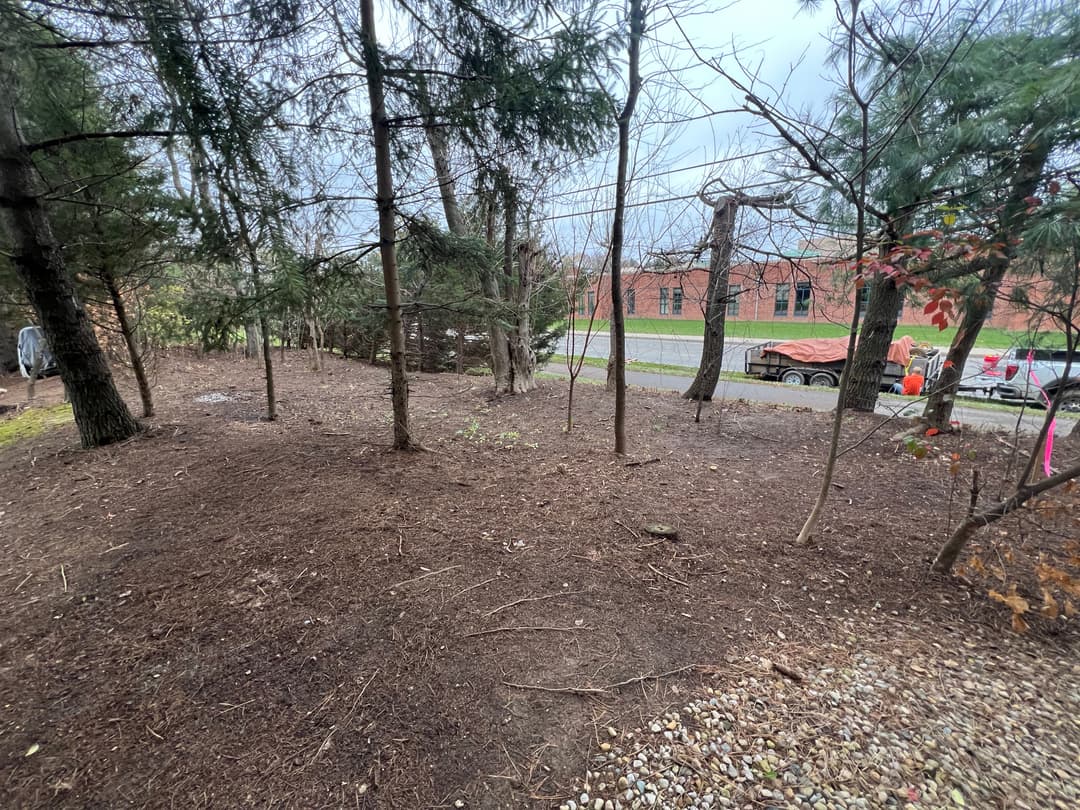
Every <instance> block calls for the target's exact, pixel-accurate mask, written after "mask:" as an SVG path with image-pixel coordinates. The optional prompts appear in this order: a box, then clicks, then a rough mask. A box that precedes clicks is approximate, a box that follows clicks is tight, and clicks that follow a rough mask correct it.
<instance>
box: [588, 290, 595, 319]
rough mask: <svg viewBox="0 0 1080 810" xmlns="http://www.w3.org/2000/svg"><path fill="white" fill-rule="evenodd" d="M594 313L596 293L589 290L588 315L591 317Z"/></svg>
mask: <svg viewBox="0 0 1080 810" xmlns="http://www.w3.org/2000/svg"><path fill="white" fill-rule="evenodd" d="M595 312H596V293H594V292H593V291H592V290H589V314H590V315H592V314H593V313H595Z"/></svg>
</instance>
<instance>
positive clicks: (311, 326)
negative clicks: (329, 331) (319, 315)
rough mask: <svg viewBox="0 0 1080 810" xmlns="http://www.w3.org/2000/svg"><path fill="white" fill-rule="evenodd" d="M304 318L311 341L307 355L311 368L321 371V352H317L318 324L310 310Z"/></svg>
mask: <svg viewBox="0 0 1080 810" xmlns="http://www.w3.org/2000/svg"><path fill="white" fill-rule="evenodd" d="M306 320H307V328H308V333H309V336H310V341H311V342H310V343H309V344H308V357H309V359H310V360H311V370H312V371H322V370H323V369H322V354H321V353H320V352H319V326H318V324H317V323H316V321H315V316H314V315H313V314H312V313H310V312H309V313H308V316H307V319H306Z"/></svg>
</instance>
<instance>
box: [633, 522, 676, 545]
mask: <svg viewBox="0 0 1080 810" xmlns="http://www.w3.org/2000/svg"><path fill="white" fill-rule="evenodd" d="M642 528H643V529H644V530H645V531H646V532H648V533H649V534H651V535H652V536H653V537H664V538H666V539H668V540H672V541H674V540H678V539H679V530H678V529H676V528H675V527H674V526H669V525H668V524H666V523H646V524H645V525H644V526H642Z"/></svg>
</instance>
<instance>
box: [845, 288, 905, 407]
mask: <svg viewBox="0 0 1080 810" xmlns="http://www.w3.org/2000/svg"><path fill="white" fill-rule="evenodd" d="M867 283H868V284H869V285H870V300H869V302H868V303H867V305H866V312H865V313H864V314H863V316H862V329H860V330H859V343H858V345H857V346H856V347H855V356H854V357H853V358H852V360H851V379H850V380H849V381H848V388H847V391H845V392H844V407H845V408H851V409H853V410H856V411H870V412H872V411H873V410H874V408H876V407H877V401H878V394H879V393H880V392H881V376H882V375H883V374H884V373H885V363H886V361H887V360H888V356H889V346H890V345H891V344H892V340H893V334H894V333H895V332H896V323H897V315H898V314H899V312H900V302H901V301H902V300H903V297H904V296H903V293H902V292H901V291H900V289H899V288H898V287H897V286H896V282H895V281H894V280H893V279H892V278H891V277H889V276H886V275H883V274H880V273H879V274H877V275H874V276H873V277H872V278H871V279H870V280H869V281H868V282H867Z"/></svg>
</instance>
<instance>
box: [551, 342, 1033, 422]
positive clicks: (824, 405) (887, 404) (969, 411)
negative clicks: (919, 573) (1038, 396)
mask: <svg viewBox="0 0 1080 810" xmlns="http://www.w3.org/2000/svg"><path fill="white" fill-rule="evenodd" d="M589 354H590V355H592V352H591V351H590V353H589ZM602 356H603V357H606V356H607V355H606V353H605V354H604V355H602ZM653 362H656V361H653ZM669 364H670V365H675V364H674V363H670V362H669ZM739 370H742V369H741V366H740V368H739ZM544 371H546V372H548V373H550V374H558V375H560V376H568V375H567V371H566V367H565V366H564V365H563V364H562V363H549V364H548V365H547V366H546V367H545V368H544ZM581 377H583V378H585V379H587V380H604V379H605V378H606V371H605V370H604V369H602V368H594V367H592V366H582V369H581ZM690 381H691V378H690V377H685V376H681V375H676V374H654V373H652V372H644V371H635V370H634V369H633V368H632V367H628V368H627V370H626V382H627V384H628V385H632V386H641V387H643V388H651V389H655V390H659V391H685V390H686V389H687V387H688V386H689V385H690ZM836 394H837V390H836V389H835V388H816V387H811V386H807V385H802V386H793V385H782V384H780V383H766V382H756V381H746V382H744V381H729V380H721V381H720V383H719V384H718V385H717V387H716V393H715V395H714V397H713V401H714V402H719V401H723V400H736V399H745V400H747V401H750V402H768V403H772V404H777V405H792V406H795V407H802V408H810V409H811V410H815V411H831V410H833V409H834V408H835V407H836ZM922 405H923V400H913V399H908V398H904V397H898V396H895V395H892V394H882V395H881V396H880V397H879V398H878V405H877V409H876V413H878V414H881V415H882V416H898V417H913V416H918V415H920V414H921V413H922ZM953 418H954V419H955V420H957V421H959V422H960V423H961V424H962V425H968V426H971V427H980V428H998V429H1001V430H1008V431H1012V430H1015V429H1016V427H1017V420H1018V419H1019V420H1020V430H1021V431H1022V432H1024V433H1036V432H1037V431H1038V430H1039V427H1040V425H1041V424H1042V412H1041V411H1037V410H1032V409H1029V408H1028V409H1024V410H1023V412H1021V409H1020V408H1015V409H1012V408H1008V409H1006V408H1004V407H1003V408H1001V409H997V408H993V409H992V408H986V407H976V406H973V405H968V404H965V403H964V401H963V400H960V401H959V402H958V403H957V405H956V407H955V408H954V409H953Z"/></svg>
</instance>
